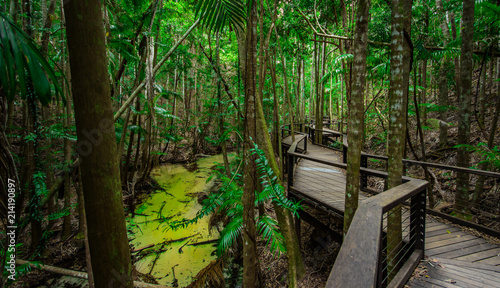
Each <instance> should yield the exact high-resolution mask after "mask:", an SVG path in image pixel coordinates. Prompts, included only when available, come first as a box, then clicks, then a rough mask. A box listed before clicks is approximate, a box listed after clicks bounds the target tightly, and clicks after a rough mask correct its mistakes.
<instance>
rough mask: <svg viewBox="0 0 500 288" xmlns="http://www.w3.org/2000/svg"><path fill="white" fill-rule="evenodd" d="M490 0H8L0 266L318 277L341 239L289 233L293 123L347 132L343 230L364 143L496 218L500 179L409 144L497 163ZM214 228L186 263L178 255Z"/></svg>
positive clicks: (2, 40) (480, 165)
mask: <svg viewBox="0 0 500 288" xmlns="http://www.w3.org/2000/svg"><path fill="white" fill-rule="evenodd" d="M499 5H500V3H499V2H498V1H489V0H478V1H473V0H464V1H458V0H392V1H382V0H373V1H370V0H332V1H326V0H314V1H313V0H292V1H278V0H274V1H264V0H260V1H254V0H248V1H244V0H188V1H186V0H177V1H173V0H168V1H165V0H103V1H99V0H85V1H83V0H68V1H63V0H61V1H56V0H25V1H18V0H10V1H2V2H1V4H0V116H1V117H0V120H1V121H0V132H1V133H0V160H1V161H0V162H1V165H0V180H1V181H0V182H1V183H0V194H1V195H0V216H1V217H0V218H1V219H2V222H1V224H0V225H1V226H2V229H1V234H0V261H2V274H0V275H1V278H0V286H1V287H3V286H12V287H38V286H40V287H58V286H57V285H61V284H60V283H61V281H62V278H61V277H62V276H61V275H66V276H71V277H75V275H76V277H77V278H78V277H79V278H82V277H83V278H86V279H88V282H86V281H87V280H85V281H84V282H82V283H80V284H78V285H81V286H85V285H91V287H94V286H95V287H134V285H135V286H137V287H155V285H156V286H159V285H163V286H162V287H164V286H166V287H186V286H188V285H191V286H189V287H245V288H247V287H284V286H288V287H324V285H325V282H326V279H327V278H328V275H329V271H330V270H331V267H332V266H333V262H334V261H335V254H336V251H338V245H340V244H335V245H337V246H335V245H334V244H332V245H333V246H332V247H333V248H332V247H330V248H329V249H330V250H329V252H328V253H324V254H322V253H312V252H311V251H316V252H317V249H316V248H317V247H316V248H315V244H314V243H312V244H311V243H310V242H311V241H313V240H314V239H317V237H315V235H314V233H313V235H311V236H310V238H307V237H306V236H305V235H297V233H296V227H295V225H294V218H295V217H298V215H299V214H298V211H300V210H301V209H305V208H306V206H307V205H305V204H304V203H301V202H298V201H295V200H293V199H289V198H288V197H287V196H286V193H287V192H286V191H287V190H286V186H287V185H286V174H285V173H284V172H285V171H284V169H283V168H284V167H283V162H282V161H281V159H283V154H284V153H286V151H283V149H282V145H281V138H282V131H281V128H282V127H283V126H282V125H286V124H289V123H314V124H315V128H316V129H322V128H323V126H324V125H325V127H326V126H327V125H329V123H335V125H334V126H328V127H330V128H332V127H333V128H334V129H335V130H339V131H340V132H343V133H346V134H347V136H348V137H347V139H348V147H349V149H348V152H347V159H348V161H347V173H346V175H347V185H346V187H345V190H346V195H348V196H347V198H346V204H345V205H346V209H345V211H346V212H345V217H344V220H343V225H342V223H340V224H339V223H337V224H335V225H337V229H338V230H339V231H340V232H339V233H341V234H342V233H344V234H345V233H346V232H347V231H348V229H349V225H350V223H351V221H352V217H353V215H354V213H355V211H356V207H357V205H358V204H357V203H358V196H357V195H358V194H359V190H360V180H359V179H360V174H359V169H360V166H361V165H362V163H361V153H362V151H364V152H369V153H372V154H378V155H388V162H387V167H384V165H383V164H382V163H381V162H380V163H379V162H377V160H376V159H372V160H373V163H371V164H373V165H378V166H379V167H380V169H384V170H385V169H386V171H387V172H388V175H389V176H388V179H387V181H386V183H382V184H381V185H382V186H384V187H385V189H390V188H392V187H396V186H398V185H399V184H401V181H402V177H403V175H407V176H411V177H416V178H421V179H426V180H427V181H428V182H429V183H430V189H429V190H428V200H427V201H428V206H429V208H432V209H437V210H440V211H442V212H444V213H449V214H451V215H453V216H456V217H459V218H462V219H465V220H467V221H472V222H475V223H480V224H482V225H487V226H489V227H490V228H492V229H497V230H500V224H499V219H500V218H499V217H500V207H499V205H498V203H499V201H500V185H499V184H500V183H499V182H498V181H497V180H495V179H492V178H487V177H484V176H470V174H467V173H464V172H456V173H455V172H453V173H452V172H443V171H442V170H438V169H433V168H425V169H421V168H418V167H408V166H406V167H404V165H403V162H402V159H413V160H418V161H426V162H433V163H439V164H446V165H453V166H460V167H465V168H472V169H480V170H486V171H498V170H500V146H499V145H500V141H499V139H500V138H499V137H498V134H499V133H498V130H499V128H498V125H497V124H498V118H499V113H500V97H499V91H500V89H499V85H500V82H499V78H500V77H499V75H500V74H499V73H500V59H499V58H498V57H499V56H500V47H499V40H500V39H499V35H500V33H499V32H500V6H499ZM287 127H288V128H290V129H291V130H292V135H294V132H295V131H294V129H300V128H297V126H296V127H294V126H293V125H292V126H287ZM294 137H295V136H294ZM316 137H321V133H317V134H316ZM331 145H333V146H335V145H337V146H342V143H338V142H337V143H332V144H331ZM213 155H218V156H217V158H208V157H211V156H213ZM205 158H207V159H205ZM200 159H202V160H200ZM215 159H217V160H215ZM197 161H198V162H197ZM200 161H205V162H200ZM214 161H216V162H218V163H217V164H215V163H213V162H214ZM175 164H177V165H179V166H173V165H175ZM175 167H176V168H175ZM182 167H184V168H182ZM175 169H187V170H185V171H184V170H183V172H182V173H186V174H176V173H178V172H176V171H178V170H175ZM202 170H203V172H200V171H202ZM179 173H180V172H179ZM198 173H200V174H198ZM181 175H190V176H181ZM174 176H175V177H178V178H179V179H178V180H179V181H184V184H183V185H184V186H182V185H181V186H175V185H176V184H173V183H174V182H169V181H171V180H172V179H173V177H174ZM190 177H191V178H190ZM196 178H200V179H203V180H202V182H207V184H206V185H205V184H193V183H194V181H196ZM188 179H189V180H188ZM188 182H189V183H190V184H189V185H187V184H186V183H188ZM169 189H170V190H169ZM161 193H163V194H162V195H164V196H162V197H159V198H155V197H156V196H155V195H157V194H158V195H159V194H161ZM176 193H181V194H176ZM165 195H167V196H165ZM168 195H172V197H178V198H176V199H177V200H178V201H177V200H176V202H168V201H167V198H168V197H170V196H168ZM179 195H180V196H179ZM186 195H187V196H186ZM188 196H189V197H188ZM193 199H194V200H193ZM183 201H184V202H183ZM195 202H196V203H195ZM198 202H199V203H200V204H198ZM172 203H173V204H172ZM176 203H177V204H176ZM188 203H191V204H189V205H191V206H189V205H188ZM150 205H155V206H150ZM172 205H177V206H175V207H173V206H172ZM148 207H149V208H148ZM152 207H154V208H152ZM148 213H149V214H148ZM182 213H184V214H182ZM146 216H147V217H150V218H146ZM141 217H144V218H141ZM144 219H146V220H144ZM142 221H144V222H149V223H148V224H147V225H155V226H147V228H144V227H145V226H140V223H141V222H142ZM201 221H205V222H206V223H205V222H203V223H205V224H204V225H205V226H206V227H205V226H196V225H198V224H199V222H201ZM151 223H154V224H151ZM329 223H330V222H329ZM141 227H142V228H141ZM201 227H204V228H201ZM207 227H209V228H207ZM152 228H153V229H152ZM142 229H148V230H144V231H142ZM178 229H184V230H182V231H187V232H182V233H178V234H174V235H177V238H176V237H173V236H172V237H171V236H168V237H167V236H165V235H166V234H162V233H167V232H169V231H181V230H178ZM203 229H205V230H203ZM209 230H211V231H213V233H214V234H210V233H212V232H210V233H209V232H207V231H209ZM146 231H148V232H146ZM342 231H344V232H342ZM309 232H310V231H309ZM155 233H159V238H158V240H157V241H158V242H155V243H146V242H144V241H143V242H138V241H139V238H138V237H139V236H138V235H139V234H146V235H152V234H155ZM389 233H391V232H390V231H389ZM198 234H199V235H198ZM202 234H203V235H204V236H203V237H204V238H199V237H202V236H200V235H202ZM11 235H14V236H11ZM198 236H199V237H198ZM308 237H309V236H308ZM306 238H307V239H306ZM310 239H313V240H310ZM141 241H142V240H141ZM155 241H156V240H155ZM313 242H314V241H313ZM173 243H177V244H178V246H173ZM146 244H148V245H146ZM213 244H215V246H212V245H213ZM204 245H205V246H207V245H208V247H209V250H208V253H207V254H203V255H204V256H200V255H201V254H196V253H194V252H193V253H192V255H191V252H190V253H186V254H190V255H191V257H194V258H196V257H198V260H202V261H203V262H205V263H204V264H203V266H202V267H199V268H198V270H197V271H191V272H190V273H191V274H189V275H190V276H186V279H184V280H180V278H182V277H183V276H182V274H183V273H182V272H179V271H181V270H179V269H180V268H176V266H177V264H176V262H175V259H176V257H180V256H179V255H181V254H183V252H184V251H187V249H188V248H189V247H201V246H204ZM173 247H175V248H173ZM321 247H323V248H321ZM321 247H320V248H321V249H327V248H325V247H324V246H321ZM183 249H184V250H183ZM189 249H191V248H189ZM168 250H172V251H174V252H175V256H168V258H170V261H172V259H174V262H169V263H170V264H168V265H165V266H161V265H160V264H157V265H158V266H157V270H155V271H160V272H161V273H160V272H155V273H153V272H152V271H153V268H154V266H155V264H156V263H157V260H158V258H159V257H160V255H161V254H162V253H165V252H166V251H168ZM212 251H214V252H213V253H211V252H212ZM172 255H174V254H172ZM11 259H14V260H13V261H14V262H15V261H17V262H16V263H17V264H16V265H14V266H11V265H10V264H9V261H11ZM141 259H149V260H148V261H149V262H146V263H148V264H141V263H145V262H141V261H142V260H141ZM148 265H149V266H148ZM189 265H191V264H189ZM189 265H188V266H189ZM12 267H14V268H12ZM158 267H160V268H158ZM193 267H194V266H193ZM12 269H14V270H15V271H14V270H12ZM176 269H177V270H176ZM12 271H14V274H12V273H11V272H12ZM77 271H80V272H83V273H84V276H81V275H80V276H78V275H77ZM186 273H187V272H186ZM160 274H161V275H163V276H159V275H160ZM12 275H15V277H14V276H12ZM82 275H83V274H82ZM195 275H196V276H195ZM167 276H168V277H167ZM58 283H59V284H58ZM147 283H149V284H147ZM72 285H77V284H75V283H73V284H72ZM140 285H143V286H140ZM144 285H146V286H144ZM147 285H150V286H147ZM60 287H64V286H60ZM71 287H73V286H71ZM78 287H79V286H78Z"/></svg>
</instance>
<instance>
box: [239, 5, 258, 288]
mask: <svg viewBox="0 0 500 288" xmlns="http://www.w3.org/2000/svg"><path fill="white" fill-rule="evenodd" d="M256 6H257V5H256V3H255V2H254V1H252V2H251V3H250V5H249V10H248V18H247V31H246V32H247V33H246V45H245V46H246V57H245V58H246V59H245V60H246V63H245V77H244V80H245V81H244V86H245V118H244V132H243V134H244V137H243V139H244V143H243V149H244V151H243V153H244V156H243V159H244V165H245V166H244V168H243V183H244V186H243V199H242V202H243V229H242V234H243V287H244V288H253V287H260V285H259V271H260V268H259V261H258V258H257V238H256V237H257V232H256V229H255V209H254V208H255V182H256V181H257V177H256V166H255V162H254V159H253V156H252V155H251V153H250V149H251V148H252V147H253V144H252V143H253V141H255V139H256V138H255V136H256V134H257V133H256V122H255V121H256V119H255V101H256V99H255V98H256V83H255V80H256V79H255V78H256V75H257V71H256V55H255V54H256V51H255V50H256V47H257V7H256Z"/></svg>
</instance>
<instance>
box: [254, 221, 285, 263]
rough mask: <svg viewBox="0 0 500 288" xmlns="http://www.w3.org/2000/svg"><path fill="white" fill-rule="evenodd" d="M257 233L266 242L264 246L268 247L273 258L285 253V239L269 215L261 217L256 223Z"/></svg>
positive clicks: (276, 223)
mask: <svg viewBox="0 0 500 288" xmlns="http://www.w3.org/2000/svg"><path fill="white" fill-rule="evenodd" d="M257 231H258V232H259V234H261V235H262V237H263V238H264V239H265V240H266V246H268V245H270V250H271V252H272V253H273V255H274V256H279V255H280V254H281V253H286V246H285V238H284V237H283V234H281V232H280V230H279V229H278V222H277V221H276V220H275V219H274V218H271V217H270V216H269V215H263V216H262V217H260V218H259V219H258V221H257Z"/></svg>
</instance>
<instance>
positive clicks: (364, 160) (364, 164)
mask: <svg viewBox="0 0 500 288" xmlns="http://www.w3.org/2000/svg"><path fill="white" fill-rule="evenodd" d="M346 163H347V162H346ZM360 164H361V167H363V168H368V157H366V155H361V163H360ZM359 175H360V177H361V183H360V184H361V188H366V187H368V176H367V175H366V174H365V173H363V172H361V173H360V174H359Z"/></svg>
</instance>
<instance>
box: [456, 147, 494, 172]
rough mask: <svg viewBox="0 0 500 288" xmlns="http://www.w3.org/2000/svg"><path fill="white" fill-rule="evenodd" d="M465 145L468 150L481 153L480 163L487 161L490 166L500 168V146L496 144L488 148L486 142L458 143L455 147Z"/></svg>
mask: <svg viewBox="0 0 500 288" xmlns="http://www.w3.org/2000/svg"><path fill="white" fill-rule="evenodd" d="M459 147H465V148H466V149H467V150H468V151H470V152H473V153H477V154H479V155H481V158H482V159H483V160H481V161H480V162H479V163H478V164H483V163H487V164H488V165H490V167H493V168H495V169H496V170H500V146H495V147H493V148H492V149H489V148H488V145H487V144H486V143H483V142H481V143H479V144H477V146H473V145H457V146H455V148H459Z"/></svg>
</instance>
